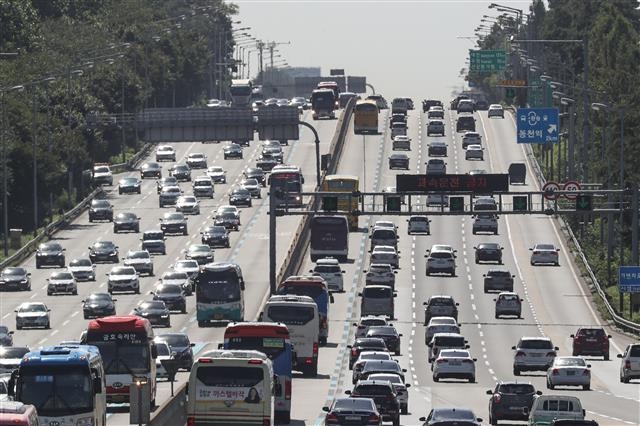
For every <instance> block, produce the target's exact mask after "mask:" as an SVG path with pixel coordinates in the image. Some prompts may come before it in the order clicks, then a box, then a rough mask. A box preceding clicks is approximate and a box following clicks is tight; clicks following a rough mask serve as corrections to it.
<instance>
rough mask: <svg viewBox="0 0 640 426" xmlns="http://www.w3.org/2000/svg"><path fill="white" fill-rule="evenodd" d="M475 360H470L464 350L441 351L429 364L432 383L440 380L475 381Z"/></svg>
mask: <svg viewBox="0 0 640 426" xmlns="http://www.w3.org/2000/svg"><path fill="white" fill-rule="evenodd" d="M476 361H477V360H476V358H472V357H471V355H470V354H469V351H467V350H465V349H442V350H441V351H440V353H439V354H438V357H437V358H436V360H435V361H434V362H433V363H432V364H431V366H432V368H433V381H434V382H438V381H440V379H466V380H468V381H469V383H474V382H475V381H476Z"/></svg>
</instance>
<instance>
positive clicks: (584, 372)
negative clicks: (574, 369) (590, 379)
mask: <svg viewBox="0 0 640 426" xmlns="http://www.w3.org/2000/svg"><path fill="white" fill-rule="evenodd" d="M590 374H591V371H589V370H588V369H585V370H584V371H583V372H582V375H583V376H588V375H590Z"/></svg>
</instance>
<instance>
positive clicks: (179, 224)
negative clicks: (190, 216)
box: [160, 212, 189, 235]
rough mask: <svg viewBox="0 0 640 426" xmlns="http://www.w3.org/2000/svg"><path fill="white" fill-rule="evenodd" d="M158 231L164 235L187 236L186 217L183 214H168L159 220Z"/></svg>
mask: <svg viewBox="0 0 640 426" xmlns="http://www.w3.org/2000/svg"><path fill="white" fill-rule="evenodd" d="M160 229H161V230H162V232H164V234H165V235H166V234H182V235H189V231H188V229H187V217H186V216H185V215H184V214H183V213H179V212H169V213H165V214H164V216H163V217H162V218H160Z"/></svg>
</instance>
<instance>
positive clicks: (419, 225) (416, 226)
mask: <svg viewBox="0 0 640 426" xmlns="http://www.w3.org/2000/svg"><path fill="white" fill-rule="evenodd" d="M430 222H431V220H430V219H429V218H427V216H410V217H409V219H407V234H408V235H411V234H413V233H421V234H422V233H424V234H427V235H430V234H431V228H430V226H429V223H430Z"/></svg>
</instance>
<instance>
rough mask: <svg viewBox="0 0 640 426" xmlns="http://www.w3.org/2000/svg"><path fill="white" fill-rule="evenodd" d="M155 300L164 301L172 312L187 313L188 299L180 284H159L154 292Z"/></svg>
mask: <svg viewBox="0 0 640 426" xmlns="http://www.w3.org/2000/svg"><path fill="white" fill-rule="evenodd" d="M151 294H153V300H162V301H163V302H164V304H165V305H166V306H167V309H169V310H170V311H180V312H181V313H183V314H186V313H187V297H186V296H185V294H184V291H183V289H182V286H180V285H178V284H158V285H157V286H156V288H155V290H154V291H153V292H151Z"/></svg>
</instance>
